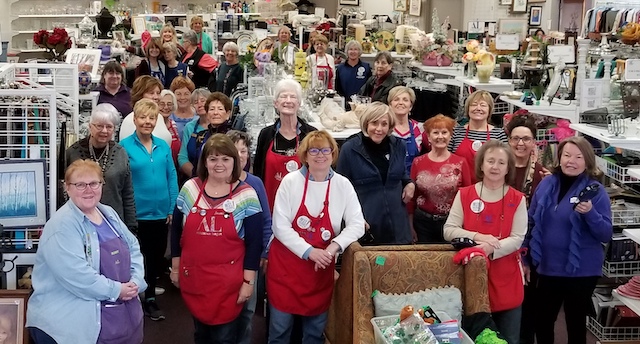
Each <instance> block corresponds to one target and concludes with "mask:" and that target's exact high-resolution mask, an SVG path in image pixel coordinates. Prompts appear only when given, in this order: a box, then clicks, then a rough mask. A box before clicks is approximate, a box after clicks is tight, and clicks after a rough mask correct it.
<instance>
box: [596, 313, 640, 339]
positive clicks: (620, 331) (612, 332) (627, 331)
mask: <svg viewBox="0 0 640 344" xmlns="http://www.w3.org/2000/svg"><path fill="white" fill-rule="evenodd" d="M587 329H589V331H591V333H593V335H594V336H596V337H597V338H598V340H600V341H603V342H611V341H624V340H639V339H640V327H605V326H602V324H600V323H599V322H598V321H596V319H594V318H593V317H589V318H588V320H587Z"/></svg>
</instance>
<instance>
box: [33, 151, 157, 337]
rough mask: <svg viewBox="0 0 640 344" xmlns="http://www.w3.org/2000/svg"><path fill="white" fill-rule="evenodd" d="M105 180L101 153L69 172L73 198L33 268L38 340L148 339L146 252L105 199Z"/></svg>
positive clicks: (53, 221)
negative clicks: (142, 303)
mask: <svg viewBox="0 0 640 344" xmlns="http://www.w3.org/2000/svg"><path fill="white" fill-rule="evenodd" d="M103 185H105V181H104V179H103V178H102V168H101V167H100V165H98V164H97V163H95V162H94V161H91V160H76V161H74V162H73V163H72V164H71V165H70V166H69V167H68V168H67V170H66V172H65V175H64V186H65V191H66V192H67V194H68V195H69V201H67V203H66V204H65V205H63V206H62V207H61V208H60V209H58V211H56V212H55V213H54V214H52V215H51V218H50V219H49V221H47V224H46V225H45V226H44V231H43V232H42V236H41V237H40V243H39V245H38V252H37V253H36V261H35V264H34V268H33V275H32V281H33V294H32V295H31V297H30V298H29V305H28V307H27V323H26V326H27V328H28V329H29V332H30V334H31V337H32V338H33V339H34V341H35V343H37V344H42V343H44V344H48V343H127V344H139V343H142V337H143V322H142V320H143V319H142V318H143V316H142V307H141V306H140V299H139V298H138V294H139V293H142V292H144V291H145V289H146V287H147V284H146V283H145V281H144V268H143V262H142V260H143V259H142V254H141V253H140V246H139V245H138V241H137V240H136V237H135V236H134V235H133V234H132V233H131V231H129V230H128V229H127V226H126V225H125V224H124V223H123V222H122V221H121V220H120V218H119V216H118V213H117V212H116V211H115V210H114V209H113V208H111V207H109V206H107V205H105V204H102V203H100V197H101V196H102V189H103Z"/></svg>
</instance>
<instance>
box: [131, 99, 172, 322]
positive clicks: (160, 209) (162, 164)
mask: <svg viewBox="0 0 640 344" xmlns="http://www.w3.org/2000/svg"><path fill="white" fill-rule="evenodd" d="M157 120H158V105H157V104H156V103H155V102H154V101H153V100H150V99H141V100H140V101H138V102H137V103H136V105H135V106H134V107H133V121H134V124H135V126H136V131H135V132H134V133H133V134H131V136H129V137H125V138H123V139H122V141H120V144H121V145H122V147H124V149H125V150H126V151H127V154H128V155H129V164H130V166H131V177H132V181H133V189H134V195H135V199H136V204H137V205H138V207H137V208H136V216H137V219H138V233H137V234H138V239H139V240H140V248H141V250H142V254H143V255H144V262H145V278H146V281H147V284H148V285H149V289H148V290H147V292H146V293H145V299H144V304H143V305H144V311H145V314H146V315H147V316H149V317H150V318H151V320H154V321H156V320H162V319H164V318H165V316H164V314H163V313H162V311H161V310H160V308H159V307H158V304H157V302H156V292H155V288H156V278H158V277H160V275H161V274H162V271H163V263H164V252H165V250H166V249H167V235H168V231H169V226H170V225H171V219H172V216H173V208H174V207H175V205H176V198H177V197H178V176H177V175H176V167H175V165H174V164H173V157H172V156H171V149H170V148H169V146H168V145H167V144H166V142H164V141H163V140H161V139H160V138H158V137H156V136H155V135H153V134H152V132H153V128H155V126H156V121H157Z"/></svg>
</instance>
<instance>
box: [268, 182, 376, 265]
mask: <svg viewBox="0 0 640 344" xmlns="http://www.w3.org/2000/svg"><path fill="white" fill-rule="evenodd" d="M304 180H305V177H304V176H303V175H302V173H300V171H294V172H291V173H289V174H287V175H286V176H285V177H284V178H283V179H282V183H281V184H280V187H279V188H278V191H277V193H276V200H275V203H274V205H273V217H272V221H273V234H274V235H275V237H276V238H277V239H278V240H279V241H280V242H281V243H282V244H284V245H285V246H286V247H287V248H288V249H289V250H291V252H293V253H294V254H295V255H296V256H298V257H300V258H302V256H303V255H304V253H305V252H306V251H307V250H308V249H309V248H310V247H311V245H309V244H308V243H307V242H306V241H305V240H304V239H303V238H302V237H300V235H298V233H297V232H296V231H295V230H294V229H293V227H292V223H293V221H295V219H294V217H295V215H296V213H297V212H298V208H299V207H300V203H301V202H302V191H303V190H304ZM328 183H329V181H322V182H314V181H309V186H308V189H307V198H306V200H305V205H306V206H307V209H308V210H309V213H310V215H311V216H318V215H319V214H320V211H322V208H323V207H324V199H325V195H326V192H327V184H328ZM329 216H330V218H331V225H332V227H333V231H334V233H335V234H336V237H335V238H334V239H333V240H332V241H333V242H335V243H337V244H338V245H340V248H341V251H340V252H342V251H344V250H345V249H346V248H347V247H348V246H349V245H351V243H353V242H354V241H356V240H358V239H359V238H360V237H361V236H362V235H363V234H364V216H363V215H362V208H361V207H360V202H359V201H358V196H357V195H356V191H355V190H354V188H353V185H351V182H350V181H349V180H348V179H347V178H345V177H344V176H342V175H340V174H337V173H334V174H333V177H331V189H330V190H329ZM342 220H344V222H345V227H344V228H343V229H342V230H341V228H340V226H341V224H342Z"/></svg>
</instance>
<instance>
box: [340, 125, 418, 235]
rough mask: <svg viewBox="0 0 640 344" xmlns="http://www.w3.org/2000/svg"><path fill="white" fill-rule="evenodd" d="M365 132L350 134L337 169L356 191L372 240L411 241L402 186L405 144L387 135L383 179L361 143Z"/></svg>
mask: <svg viewBox="0 0 640 344" xmlns="http://www.w3.org/2000/svg"><path fill="white" fill-rule="evenodd" d="M363 138H364V136H363V134H362V133H358V134H356V135H354V136H353V137H351V138H350V139H349V140H348V141H347V142H345V144H344V145H343V146H342V148H341V150H340V157H339V158H338V164H337V168H336V172H338V173H339V174H341V175H343V176H345V177H347V178H348V179H349V180H350V181H351V183H352V184H353V187H354V188H355V190H356V193H357V194H358V199H359V200H360V205H361V206H362V212H363V213H364V219H365V221H367V223H369V226H370V229H369V231H370V232H371V234H373V236H374V238H375V241H374V244H410V243H411V241H412V238H411V228H410V227H409V216H408V215H407V208H406V206H405V204H404V203H403V202H402V190H403V188H404V186H405V185H407V184H408V183H409V182H410V179H409V176H408V175H407V172H406V169H405V166H404V160H405V156H406V155H407V152H406V151H407V148H406V145H405V143H404V141H403V140H401V139H398V138H396V137H394V136H392V137H390V138H389V145H390V146H391V147H390V148H391V149H390V152H389V171H388V173H387V180H386V182H385V183H383V182H382V177H381V176H380V173H379V172H378V168H377V167H376V166H375V165H374V164H373V162H372V161H371V158H370V157H369V154H368V153H367V152H366V150H365V147H364V145H363V142H362V140H363Z"/></svg>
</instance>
